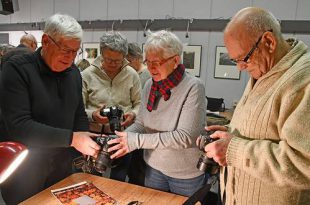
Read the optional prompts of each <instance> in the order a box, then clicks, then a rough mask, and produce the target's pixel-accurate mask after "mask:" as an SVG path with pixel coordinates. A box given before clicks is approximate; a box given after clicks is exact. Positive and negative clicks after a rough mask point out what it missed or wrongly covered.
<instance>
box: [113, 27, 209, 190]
mask: <svg viewBox="0 0 310 205" xmlns="http://www.w3.org/2000/svg"><path fill="white" fill-rule="evenodd" d="M182 49H183V44H182V42H181V41H180V39H179V38H178V37H177V36H176V35H175V34H173V33H172V32H169V31H164V30H162V31H158V32H155V33H151V34H150V35H149V37H148V39H147V41H146V43H145V53H146V58H145V59H146V60H145V62H146V64H147V67H148V70H149V72H150V74H151V76H152V80H149V81H147V82H146V84H145V87H144V89H143V92H142V103H141V108H140V110H139V113H138V115H137V119H136V121H135V123H134V124H133V125H131V126H130V127H128V128H127V129H126V130H125V132H116V134H117V135H118V136H119V138H116V139H113V140H110V141H109V142H108V143H109V144H110V145H111V146H112V147H110V148H109V151H111V152H115V153H114V154H113V155H112V156H111V157H112V158H118V157H121V156H123V155H125V154H128V153H130V152H132V151H134V150H137V149H144V160H145V162H146V164H147V167H146V174H145V186H147V187H150V188H154V189H158V190H161V191H167V192H168V191H169V192H173V193H176V194H180V195H184V196H190V195H192V194H193V193H194V192H195V191H197V190H198V189H199V188H200V187H202V186H203V185H204V184H205V181H206V175H205V173H204V172H201V171H199V170H198V169H197V168H196V164H197V160H198V158H199V156H200V151H199V149H198V147H197V146H196V144H195V141H196V139H197V136H199V135H200V133H201V132H202V131H203V127H204V124H205V117H206V109H205V107H206V105H205V89H204V85H203V83H202V82H201V81H200V80H199V79H197V78H195V77H193V76H191V75H189V74H187V73H186V72H185V67H184V65H183V64H180V60H181V55H182ZM112 144H114V145H112Z"/></svg>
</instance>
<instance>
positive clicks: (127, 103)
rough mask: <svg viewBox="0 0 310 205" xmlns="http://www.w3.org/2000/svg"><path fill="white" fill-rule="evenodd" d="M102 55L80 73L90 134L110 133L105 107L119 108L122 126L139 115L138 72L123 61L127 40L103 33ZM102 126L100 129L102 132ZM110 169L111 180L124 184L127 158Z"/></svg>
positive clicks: (131, 121)
mask: <svg viewBox="0 0 310 205" xmlns="http://www.w3.org/2000/svg"><path fill="white" fill-rule="evenodd" d="M100 50H101V55H100V56H98V57H97V58H96V59H95V60H94V62H93V63H92V65H91V66H90V67H88V68H87V69H86V70H84V71H83V72H82V78H83V99H84V104H85V109H86V113H87V115H88V120H89V122H90V130H91V131H93V132H97V133H100V132H101V131H103V132H104V133H108V132H110V129H109V119H108V118H107V117H104V116H101V115H100V110H102V109H103V108H104V107H105V108H108V107H111V106H118V107H119V108H121V109H122V110H123V112H124V121H123V122H122V124H121V125H122V126H123V127H127V126H129V125H131V124H132V123H133V122H134V120H135V117H136V115H137V113H138V110H139V107H140V100H141V97H140V95H141V85H140V80H139V76H138V74H137V72H136V71H135V70H134V69H133V68H132V67H130V66H129V65H128V64H129V63H128V61H127V60H126V59H125V56H126V55H127V51H128V43H127V39H126V38H125V37H124V36H123V35H122V34H121V33H119V32H106V33H104V34H103V35H102V37H101V38H100ZM102 126H104V127H103V130H102ZM127 157H128V158H126V159H124V160H123V162H124V163H123V164H121V165H119V166H117V167H116V168H113V169H112V170H111V174H110V178H112V179H116V180H120V181H125V178H126V175H127V168H128V166H129V163H130V159H129V156H127Z"/></svg>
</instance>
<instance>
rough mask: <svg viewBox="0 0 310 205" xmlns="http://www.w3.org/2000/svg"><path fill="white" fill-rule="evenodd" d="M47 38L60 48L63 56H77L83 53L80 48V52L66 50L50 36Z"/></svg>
mask: <svg viewBox="0 0 310 205" xmlns="http://www.w3.org/2000/svg"><path fill="white" fill-rule="evenodd" d="M47 36H48V38H49V39H51V41H52V42H53V43H54V44H55V45H56V46H57V47H58V49H59V50H60V53H61V54H63V55H68V54H72V55H74V56H76V54H79V55H80V54H82V52H83V51H82V49H81V48H79V49H78V50H73V49H69V48H65V47H63V46H61V45H59V44H58V43H57V42H56V41H55V40H54V39H53V38H52V37H51V36H50V35H47Z"/></svg>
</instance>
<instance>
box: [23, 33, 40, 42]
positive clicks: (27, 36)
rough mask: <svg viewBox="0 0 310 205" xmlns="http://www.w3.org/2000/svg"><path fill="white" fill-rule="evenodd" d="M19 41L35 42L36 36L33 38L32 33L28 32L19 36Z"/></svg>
mask: <svg viewBox="0 0 310 205" xmlns="http://www.w3.org/2000/svg"><path fill="white" fill-rule="evenodd" d="M19 42H20V43H25V42H34V43H37V40H36V38H35V37H34V36H33V35H32V34H30V33H28V34H25V35H23V36H22V37H21V38H20V41H19Z"/></svg>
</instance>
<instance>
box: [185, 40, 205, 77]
mask: <svg viewBox="0 0 310 205" xmlns="http://www.w3.org/2000/svg"><path fill="white" fill-rule="evenodd" d="M201 47H202V46H201V45H185V46H184V47H183V55H182V58H183V64H184V66H185V69H186V71H187V72H189V73H191V74H192V75H194V76H196V77H199V76H200V66H201Z"/></svg>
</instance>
